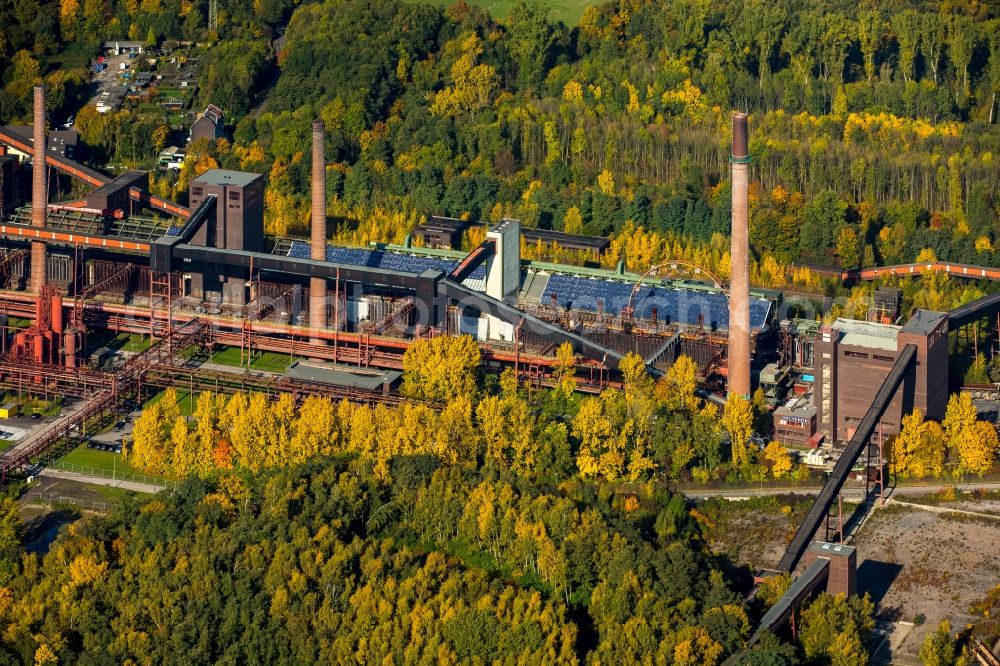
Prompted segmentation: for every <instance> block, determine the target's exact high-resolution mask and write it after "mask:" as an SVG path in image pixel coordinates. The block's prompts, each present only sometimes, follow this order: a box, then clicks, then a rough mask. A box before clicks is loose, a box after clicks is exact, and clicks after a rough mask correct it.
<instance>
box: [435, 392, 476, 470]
mask: <svg viewBox="0 0 1000 666" xmlns="http://www.w3.org/2000/svg"><path fill="white" fill-rule="evenodd" d="M479 435H480V432H479V431H478V430H477V429H476V428H475V427H474V426H473V424H472V400H471V399H470V398H469V396H467V395H460V396H458V397H456V398H453V399H452V400H451V401H450V402H448V404H447V405H445V407H444V409H442V410H441V418H440V421H439V425H438V439H437V442H438V445H437V454H438V456H439V457H440V458H441V460H443V461H444V462H446V463H449V464H452V465H454V464H458V465H463V466H465V467H475V466H476V462H477V457H478V455H479Z"/></svg>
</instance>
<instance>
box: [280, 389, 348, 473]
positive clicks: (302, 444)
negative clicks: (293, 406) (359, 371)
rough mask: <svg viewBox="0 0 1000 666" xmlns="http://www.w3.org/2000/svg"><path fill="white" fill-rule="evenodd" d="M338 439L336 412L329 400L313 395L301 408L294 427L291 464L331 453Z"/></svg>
mask: <svg viewBox="0 0 1000 666" xmlns="http://www.w3.org/2000/svg"><path fill="white" fill-rule="evenodd" d="M336 437H337V423H336V411H335V410H334V407H333V403H332V402H330V399H329V398H324V397H321V396H315V395H311V396H308V397H307V398H306V399H305V400H304V401H303V402H302V406H301V407H299V411H298V418H296V419H295V423H294V425H293V427H292V437H291V442H290V444H291V445H290V451H291V456H290V460H288V462H289V463H300V462H305V461H307V460H311V459H313V458H315V457H316V456H319V455H321V454H327V453H331V452H332V451H333V449H334V447H335V445H336V444H335V441H336Z"/></svg>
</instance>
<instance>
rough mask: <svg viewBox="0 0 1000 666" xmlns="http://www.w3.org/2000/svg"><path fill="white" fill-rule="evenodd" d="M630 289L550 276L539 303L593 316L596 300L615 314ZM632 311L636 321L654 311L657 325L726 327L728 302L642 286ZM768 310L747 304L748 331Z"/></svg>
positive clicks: (757, 302) (716, 295)
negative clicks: (748, 313) (553, 303)
mask: <svg viewBox="0 0 1000 666" xmlns="http://www.w3.org/2000/svg"><path fill="white" fill-rule="evenodd" d="M632 288H633V285H632V284H630V283H627V282H616V281H613V280H600V279H593V278H584V277H577V276H574V275H560V274H553V275H551V276H549V280H548V282H547V283H546V285H545V289H544V290H543V291H542V295H541V302H542V303H543V304H545V305H548V304H549V303H551V302H552V297H553V296H555V299H556V301H557V302H558V304H559V305H560V306H562V307H567V308H572V309H574V310H589V311H591V312H596V311H597V301H598V299H600V300H601V301H602V302H603V305H604V312H606V313H608V314H618V313H620V312H621V310H622V308H624V307H626V306H627V305H628V301H629V296H630V295H631V294H632ZM634 307H635V317H637V318H639V319H652V313H653V309H654V308H655V309H656V316H657V318H658V319H659V320H661V321H668V322H671V323H677V324H690V325H695V326H698V325H704V326H712V327H714V328H723V329H725V328H728V327H729V301H728V300H727V299H726V297H725V295H724V294H722V293H720V292H711V291H695V290H690V289H669V288H665V287H652V286H642V287H640V288H639V292H638V293H637V294H636V297H635V302H634ZM770 307H771V302H770V301H768V300H765V299H752V300H751V301H750V327H751V328H762V327H763V326H764V324H765V323H766V321H767V313H768V309H769V308H770Z"/></svg>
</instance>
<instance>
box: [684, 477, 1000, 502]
mask: <svg viewBox="0 0 1000 666" xmlns="http://www.w3.org/2000/svg"><path fill="white" fill-rule="evenodd" d="M951 485H952V484H951V483H948V482H947V481H942V482H941V483H935V484H920V485H899V486H896V487H895V488H889V492H888V493H887V494H888V495H890V496H900V495H929V494H931V493H936V492H938V491H939V490H941V489H942V488H945V487H948V486H951ZM954 485H955V491H956V492H959V493H962V492H972V491H975V490H980V489H983V490H1000V481H990V482H986V483H958V484H954ZM821 489H822V486H814V487H791V488H763V489H761V488H760V487H757V488H754V487H753V486H750V487H747V488H727V489H725V490H709V489H704V490H702V489H698V488H689V489H681V490H680V492H682V493H684V494H685V495H687V496H688V497H691V498H694V499H705V498H709V497H724V498H730V499H736V498H749V497H767V496H771V495H792V494H794V495H818V494H819V491H820V490H821ZM842 494H843V497H844V499H851V498H857V499H861V498H863V497H864V494H865V489H864V488H861V487H853V488H844V490H843V492H842Z"/></svg>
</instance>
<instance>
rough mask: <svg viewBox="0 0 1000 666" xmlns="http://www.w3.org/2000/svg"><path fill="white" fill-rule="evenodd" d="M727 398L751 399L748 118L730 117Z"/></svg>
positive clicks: (735, 115) (743, 115) (742, 114)
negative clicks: (730, 189) (730, 209)
mask: <svg viewBox="0 0 1000 666" xmlns="http://www.w3.org/2000/svg"><path fill="white" fill-rule="evenodd" d="M729 161H730V164H731V169H732V186H733V187H732V189H733V225H732V232H731V241H732V245H731V249H730V260H731V269H730V273H729V394H730V395H733V394H736V395H741V396H746V397H749V396H750V154H749V148H748V131H747V116H746V114H745V113H736V114H734V115H733V153H732V155H731V156H730V158H729Z"/></svg>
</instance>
